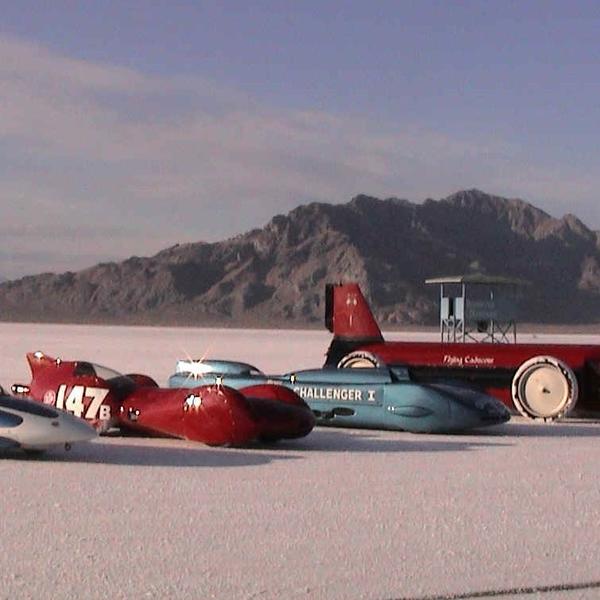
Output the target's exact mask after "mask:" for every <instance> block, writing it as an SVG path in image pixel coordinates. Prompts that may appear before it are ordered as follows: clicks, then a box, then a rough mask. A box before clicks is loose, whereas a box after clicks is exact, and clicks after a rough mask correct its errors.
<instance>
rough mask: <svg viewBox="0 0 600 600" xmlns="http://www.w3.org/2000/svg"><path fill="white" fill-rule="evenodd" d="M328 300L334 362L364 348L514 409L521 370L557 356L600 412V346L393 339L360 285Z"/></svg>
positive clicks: (419, 375)
mask: <svg viewBox="0 0 600 600" xmlns="http://www.w3.org/2000/svg"><path fill="white" fill-rule="evenodd" d="M326 299H327V302H326V313H327V314H326V324H327V327H328V328H329V329H330V331H332V333H333V334H334V338H333V340H332V342H331V345H330V347H329V350H328V353H327V361H326V364H328V365H331V366H351V362H352V361H351V360H348V357H349V356H354V357H355V364H360V363H357V362H356V360H357V359H358V358H360V355H361V353H362V354H363V355H364V357H365V359H366V360H371V361H373V362H380V363H384V364H387V365H406V366H408V367H409V369H410V372H411V374H412V376H413V377H414V378H415V379H417V380H419V379H420V380H440V379H448V380H455V381H460V382H464V383H468V384H469V385H475V386H477V387H478V388H480V389H482V390H484V391H485V392H486V393H489V394H490V395H493V396H495V397H496V398H499V399H500V400H502V401H503V402H504V403H505V404H506V405H508V406H509V407H512V408H514V407H515V406H514V393H515V391H514V388H515V385H517V383H518V382H515V375H516V374H517V372H518V371H519V369H520V368H521V367H522V366H523V365H524V364H526V363H527V362H528V361H532V360H534V361H535V359H536V357H539V358H548V359H555V361H554V362H556V363H557V364H559V365H560V366H561V368H563V367H564V368H565V370H567V371H568V370H570V371H571V372H572V373H573V375H574V377H575V378H576V382H575V387H577V388H578V389H577V392H578V399H576V401H577V410H578V411H579V412H599V411H600V345H598V346H596V345H582V344H520V343H519V344H517V343H515V344H490V343H442V342H401V341H394V342H388V341H385V340H384V339H383V335H382V334H381V330H380V329H379V326H378V324H377V322H376V321H375V318H374V317H373V315H372V313H371V310H370V308H369V305H368V303H367V301H366V300H365V298H364V296H363V295H362V292H361V290H360V287H359V286H358V285H357V284H340V285H331V286H328V289H327V295H326ZM360 366H364V365H363V364H360ZM532 385H533V383H532ZM540 385H541V384H540Z"/></svg>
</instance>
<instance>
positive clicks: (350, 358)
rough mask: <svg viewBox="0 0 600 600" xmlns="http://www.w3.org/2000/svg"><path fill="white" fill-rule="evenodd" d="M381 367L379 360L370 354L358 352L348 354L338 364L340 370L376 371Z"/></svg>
mask: <svg viewBox="0 0 600 600" xmlns="http://www.w3.org/2000/svg"><path fill="white" fill-rule="evenodd" d="M380 366H381V362H380V361H379V359H378V358H377V357H376V356H375V355H374V354H371V353H370V352H363V351H361V350H356V351H355V352H350V354H346V356H344V357H343V358H341V359H340V362H338V364H337V367H338V369H376V368H377V367H380Z"/></svg>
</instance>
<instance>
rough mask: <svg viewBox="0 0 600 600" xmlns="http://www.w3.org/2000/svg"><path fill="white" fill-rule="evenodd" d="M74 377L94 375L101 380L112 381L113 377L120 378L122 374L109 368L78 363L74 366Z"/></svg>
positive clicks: (88, 363)
mask: <svg viewBox="0 0 600 600" xmlns="http://www.w3.org/2000/svg"><path fill="white" fill-rule="evenodd" d="M74 372H75V375H96V377H100V378H101V379H114V378H115V377H122V373H119V372H118V371H115V370H114V369H110V368H109V367H103V366H102V365H97V364H95V363H90V362H83V361H79V362H78V363H77V364H76V365H75V371H74Z"/></svg>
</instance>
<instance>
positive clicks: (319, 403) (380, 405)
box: [169, 360, 510, 433]
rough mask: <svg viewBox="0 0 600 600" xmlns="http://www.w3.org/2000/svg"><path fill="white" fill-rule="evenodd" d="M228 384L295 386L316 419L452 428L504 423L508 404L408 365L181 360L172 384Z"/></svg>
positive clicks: (348, 423)
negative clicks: (424, 377)
mask: <svg viewBox="0 0 600 600" xmlns="http://www.w3.org/2000/svg"><path fill="white" fill-rule="evenodd" d="M199 380H201V382H202V384H216V385H219V384H223V385H227V386H230V387H233V388H236V389H239V388H244V387H247V386H250V385H255V384H257V383H266V382H269V383H279V384H282V385H285V386H286V387H289V388H291V389H292V390H294V392H296V393H297V394H298V395H299V396H300V397H301V398H302V399H303V400H304V401H305V402H306V403H307V404H308V405H309V406H310V407H311V409H312V410H313V412H314V414H315V416H316V418H317V424H319V425H332V426H335V427H365V428H373V429H396V430H404V431H411V432H414V433H451V432H461V431H466V430H469V429H474V428H479V427H486V426H489V425H497V424H499V423H504V422H506V421H508V420H509V419H510V413H509V411H508V409H507V408H506V407H505V406H504V405H503V404H502V403H501V402H500V401H499V400H496V399H494V398H492V397H491V396H487V395H485V394H483V393H481V392H479V391H476V390H473V389H471V388H469V387H466V386H464V385H457V384H455V383H453V382H448V383H418V382H415V381H412V380H411V379H410V376H409V372H408V369H406V368H404V367H397V366H396V367H390V368H388V367H378V368H364V369H361V368H356V369H335V368H321V369H308V370H302V371H295V372H292V373H287V374H285V375H265V374H264V373H262V372H261V371H259V370H258V369H256V368H255V367H253V366H252V365H249V364H246V363H240V362H233V361H227V360H180V361H178V362H177V367H176V372H175V373H174V374H173V375H171V377H170V378H169V386H170V387H190V388H191V387H195V386H197V385H198V384H199Z"/></svg>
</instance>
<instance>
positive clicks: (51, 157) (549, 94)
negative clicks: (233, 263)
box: [0, 0, 600, 278]
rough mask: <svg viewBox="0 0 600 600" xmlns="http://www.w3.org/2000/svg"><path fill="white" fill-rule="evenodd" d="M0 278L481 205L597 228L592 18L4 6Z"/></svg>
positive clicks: (550, 7) (461, 6) (598, 150)
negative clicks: (295, 217) (312, 225)
mask: <svg viewBox="0 0 600 600" xmlns="http://www.w3.org/2000/svg"><path fill="white" fill-rule="evenodd" d="M0 11H1V12H0V14H2V18H1V19H0V240H2V244H1V245H0V277H5V278H16V277H20V276H22V275H26V274H34V273H40V272H44V271H53V272H62V271H66V270H78V269H81V268H85V267H87V266H91V265H93V264H96V263H97V262H104V261H111V260H122V259H125V258H127V257H129V256H132V255H137V256H147V255H152V254H154V253H156V252H158V251H160V250H161V249H163V248H166V247H168V246H172V245H174V244H176V243H183V242H192V241H207V242H213V241H217V240H221V239H225V238H228V237H231V236H234V235H237V234H239V233H243V232H245V231H248V230H250V229H252V228H255V227H262V226H264V225H265V224H266V223H267V222H268V221H269V220H270V219H271V217H273V216H274V215H276V214H285V213H287V212H289V211H290V210H292V209H293V208H295V207H296V206H298V205H300V204H305V203H308V202H313V201H318V202H330V203H344V202H348V201H349V200H350V199H351V198H352V197H353V196H355V195H357V194H360V193H365V194H369V195H373V196H377V197H381V198H385V197H390V196H395V197H399V198H406V199H408V200H410V201H413V202H422V201H423V200H425V199H426V198H436V199H438V198H442V197H445V196H447V195H449V194H451V193H453V192H456V191H458V190H461V189H470V188H479V189H481V190H483V191H486V192H489V193H492V194H497V195H501V196H506V197H518V198H522V199H524V200H526V201H528V202H531V203H532V204H534V205H536V206H538V207H539V208H542V209H543V210H545V211H546V212H548V213H550V214H551V215H552V216H555V217H562V216H563V215H564V214H566V213H573V214H575V215H577V216H578V217H579V218H580V219H581V220H582V221H583V222H584V223H585V224H586V225H588V227H590V228H592V229H600V202H599V199H600V194H599V191H600V168H599V167H600V147H599V145H600V142H599V140H600V41H599V40H600V3H598V2H569V3H566V2H562V1H561V2H555V1H552V0H548V1H540V2H537V1H534V0H530V1H527V2H522V1H519V2H511V1H509V0H504V1H499V2H494V1H492V0H488V1H481V2H471V1H465V2H458V1H456V2H449V1H448V2H446V1H430V0H420V1H408V0H407V1H401V0H398V1H390V0H380V1H374V2H364V1H353V0H347V1H343V2H342V1H339V0H331V1H327V0H320V1H313V0H304V1H299V0H298V1H293V2H292V1H286V0H280V1H279V2H275V1H261V0H252V1H251V2H248V1H233V0H232V1H227V0H222V1H220V2H217V1H214V2H202V1H201V0H196V1H183V0H182V1H177V0H164V1H163V0H120V1H117V0H115V1H109V0H95V1H94V2H76V1H74V0H71V1H67V0H54V1H53V2H47V3H42V2H39V1H36V2H33V1H29V0H20V1H19V2H13V1H12V0H0Z"/></svg>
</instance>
